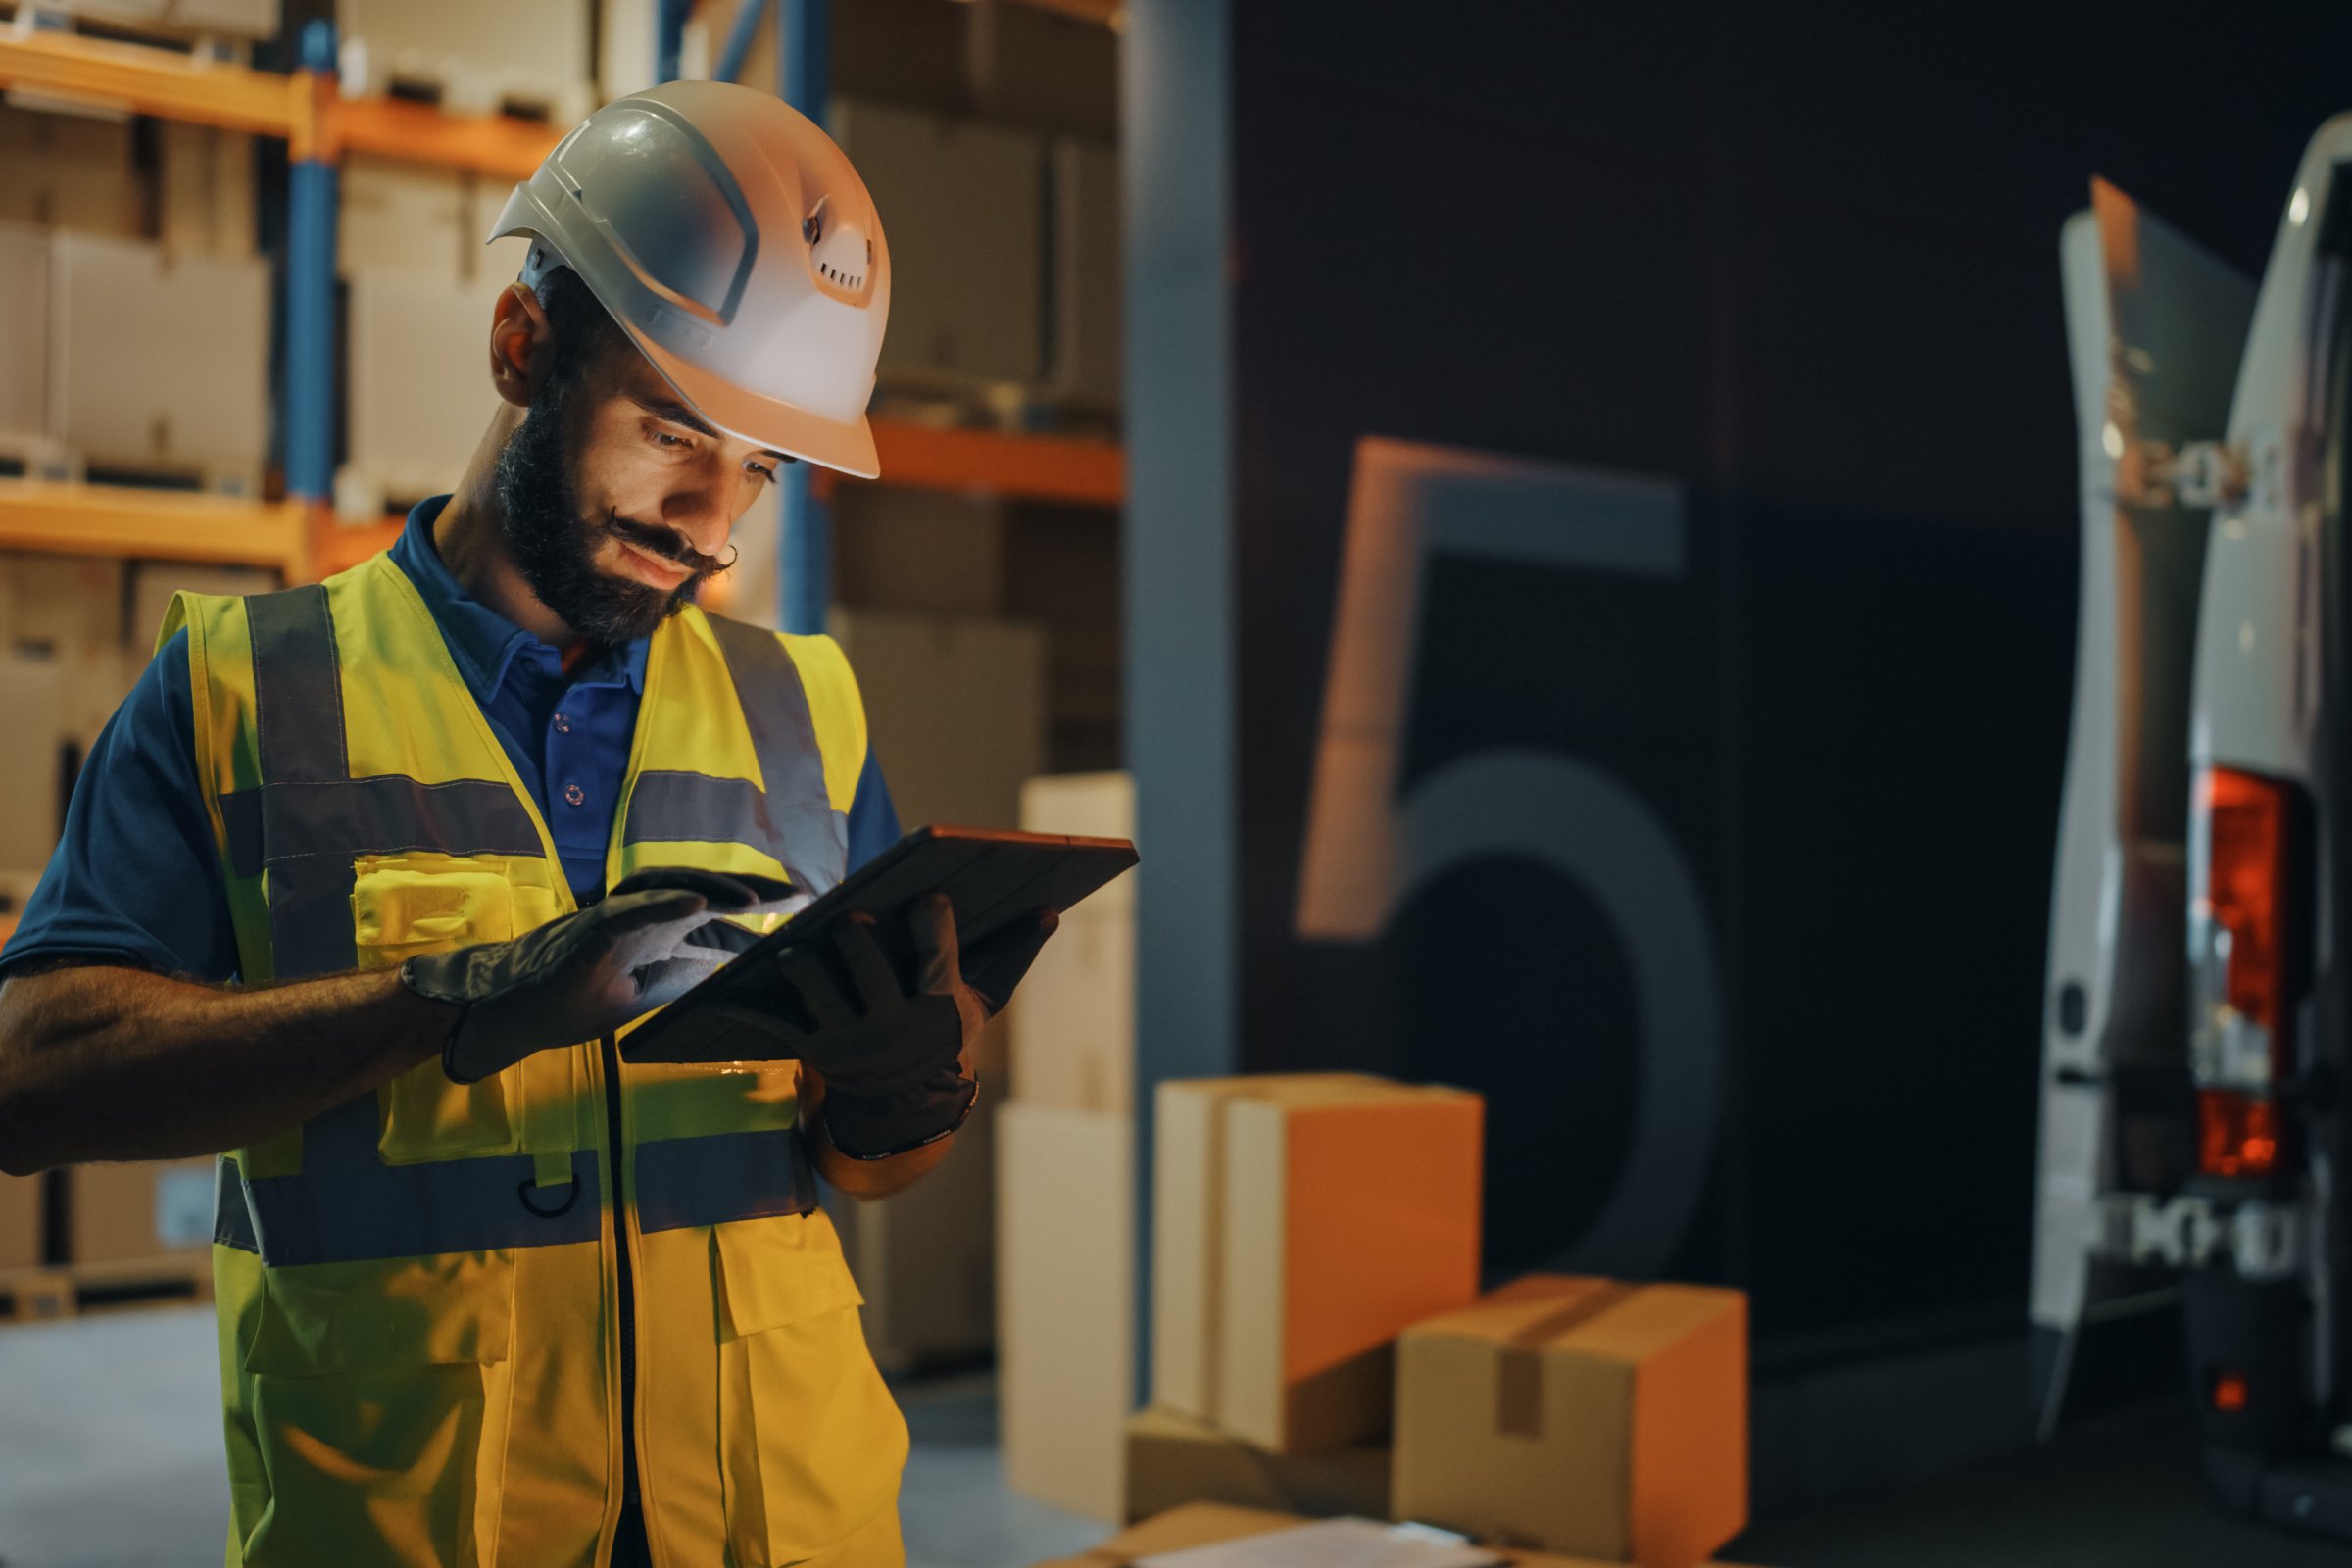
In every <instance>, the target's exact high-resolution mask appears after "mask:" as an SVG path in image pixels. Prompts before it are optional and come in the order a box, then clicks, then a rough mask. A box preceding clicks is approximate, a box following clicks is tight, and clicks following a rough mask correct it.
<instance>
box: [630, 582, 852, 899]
mask: <svg viewBox="0 0 2352 1568" xmlns="http://www.w3.org/2000/svg"><path fill="white" fill-rule="evenodd" d="M706 619H707V620H708V621H709V623H710V626H711V634H712V636H714V637H715V638H716V639H717V641H718V647H719V652H720V653H721V654H722V655H724V656H725V659H726V662H727V675H728V678H729V679H730V680H732V681H733V682H734V686H735V701H736V706H737V707H738V708H740V709H741V710H742V711H743V720H744V725H745V727H746V728H748V729H749V730H750V731H751V737H752V755H753V756H754V757H755V758H757V759H758V760H759V762H760V784H759V785H754V784H752V783H751V782H750V781H749V780H747V779H733V778H717V777H713V776H711V775H710V774H706V773H687V772H670V771H648V772H646V773H643V774H640V775H639V777H638V779H637V782H636V784H635V785H634V786H633V787H632V788H631V790H630V792H629V816H628V821H627V823H626V824H625V826H624V827H623V829H622V833H621V837H622V839H623V840H624V841H625V842H627V843H632V844H641V843H648V842H657V843H658V842H664V841H668V842H682V843H720V842H724V843H737V844H751V845H756V846H758V847H760V848H762V849H764V850H765V851H766V852H767V853H768V854H769V855H770V856H771V857H773V858H775V860H776V862H777V863H778V864H780V865H782V866H783V867H784V871H785V874H786V875H788V876H790V877H791V878H792V880H793V882H794V883H795V885H797V886H800V887H803V888H807V889H808V890H809V891H810V892H811V893H825V892H829V891H830V890H831V889H833V888H834V887H835V886H837V885H838V884H839V883H840V881H841V879H842V878H843V876H845V875H847V874H848V871H849V860H850V853H849V821H848V818H847V817H846V816H845V815H844V814H843V813H841V812H839V811H836V810H834V809H833V800H832V796H831V794H830V793H829V792H828V791H827V790H826V788H825V759H824V754H823V753H822V752H821V751H820V750H818V747H817V741H816V724H815V721H814V720H813V719H812V718H811V717H810V716H809V694H808V692H807V691H806V690H805V689H804V688H803V687H802V685H801V675H800V671H799V670H797V669H795V668H794V667H793V662H792V656H791V655H790V654H788V653H786V652H785V651H784V645H783V644H782V643H781V642H779V641H778V640H777V638H776V634H775V633H774V632H772V631H767V630H765V629H763V628H761V627H759V626H752V625H747V624H745V623H744V622H742V621H739V620H729V619H727V618H726V617H725V616H723V615H709V616H707V617H706Z"/></svg>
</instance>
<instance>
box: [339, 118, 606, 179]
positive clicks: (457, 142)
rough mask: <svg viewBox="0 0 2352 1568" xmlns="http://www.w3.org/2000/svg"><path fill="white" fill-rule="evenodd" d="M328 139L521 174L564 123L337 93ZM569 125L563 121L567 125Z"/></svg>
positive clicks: (347, 146)
mask: <svg viewBox="0 0 2352 1568" xmlns="http://www.w3.org/2000/svg"><path fill="white" fill-rule="evenodd" d="M328 114H329V116H330V119H329V122H328V123H329V127H330V135H329V137H328V140H327V145H328V147H329V148H330V149H333V148H339V149H340V150H341V151H344V152H359V153H375V154H378V155H380V156H383V157H386V158H406V159H410V160H413V161H415V162H417V163H424V164H444V165H447V166H448V167H450V168H452V169H471V170H476V171H479V172H482V173H485V174H504V175H506V176H507V177H508V178H510V179H515V180H524V179H528V178H530V177H531V172H532V171H533V170H535V169H537V168H538V167H539V161H540V160H541V159H543V158H545V157H546V156H547V155H548V153H549V151H550V150H551V149H553V148H554V147H555V145H556V143H557V142H560V141H562V140H563V139H564V128H559V127H557V126H554V125H547V124H542V123H540V122H538V121H535V120H518V119H516V118H515V117H514V116H512V115H445V114H443V113H442V112H441V111H440V110H438V109H436V108H434V107H433V106H432V105H430V104H420V103H412V102H409V101H407V100H405V99H400V98H340V99H337V100H336V101H335V103H334V105H333V107H332V108H331V109H330V110H329V111H328ZM565 128H567V127H565Z"/></svg>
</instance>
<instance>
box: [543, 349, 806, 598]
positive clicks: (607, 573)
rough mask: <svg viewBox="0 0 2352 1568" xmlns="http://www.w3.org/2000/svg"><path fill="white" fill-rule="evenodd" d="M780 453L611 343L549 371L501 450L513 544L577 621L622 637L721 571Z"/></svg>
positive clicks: (640, 358) (770, 480) (545, 593)
mask: <svg viewBox="0 0 2352 1568" xmlns="http://www.w3.org/2000/svg"><path fill="white" fill-rule="evenodd" d="M785 461H787V460H786V459H785V458H784V456H783V455H782V454H781V453H778V452H773V451H769V450H766V449H763V448H759V447H754V446H752V445H751V444H750V443H748V442H743V441H738V440H736V439H735V438H734V437H732V436H727V435H722V434H720V433H719V432H718V431H716V430H713V429H712V428H711V426H710V424H709V423H707V422H706V421H705V420H704V419H703V418H702V417H700V416H698V415H697V414H696V413H695V412H694V411H693V410H692V409H690V408H688V407H687V406H686V405H685V403H684V402H683V401H682V400H680V398H679V397H678V395H677V393H676V391H675V390H673V389H672V388H671V387H670V385H669V383H668V382H666V381H664V380H663V379H662V374H661V372H660V371H658V370H656V369H655V368H653V366H652V364H651V363H650V362H648V361H647V360H646V358H645V357H644V356H643V355H641V354H638V353H636V352H634V351H633V350H631V349H628V348H626V347H622V348H619V349H614V350H612V351H609V352H607V353H605V354H603V355H601V356H599V357H598V358H597V359H596V360H595V361H593V362H592V363H590V364H587V365H585V366H583V367H580V368H579V369H578V370H577V372H576V373H570V374H558V375H556V376H551V377H550V378H549V380H548V381H547V382H546V383H545V384H543V385H542V386H541V387H540V388H539V390H538V392H537V393H536V394H535V395H534V396H533V398H532V400H531V403H530V408H529V411H528V413H527V414H526V415H525V417H524V418H523V422H522V426H521V428H520V429H518V430H516V431H515V435H514V436H513V438H512V439H510V440H509V441H508V443H507V446H506V449H505V450H504V451H503V452H502V453H500V455H499V463H498V492H499V500H500V503H501V505H502V507H503V508H504V511H505V534H506V543H507V548H508V552H509V554H510V555H512V556H513V557H514V559H515V565H516V566H517V567H518V568H520V570H521V572H522V575H523V579H524V580H525V581H526V582H528V583H529V584H530V586H531V590H532V592H533V593H535V594H537V595H538V596H539V600H540V602H541V603H542V604H544V605H546V606H547V608H548V609H549V610H551V611H553V612H555V613H556V614H557V615H558V616H560V617H561V618H562V619H563V621H564V624H565V625H567V626H569V627H570V628H571V629H572V630H573V631H575V632H577V633H578V634H579V635H580V636H582V637H584V638H586V639H587V640H588V641H590V642H595V643H618V642H629V641H632V640H634V639H636V638H639V637H644V636H647V635H649V634H650V633H651V632H652V631H653V629H654V628H655V627H656V626H658V625H660V624H661V622H662V617H663V616H665V615H670V614H674V613H677V611H678V610H679V608H680V607H682V606H684V605H686V604H687V603H689V602H690V601H692V600H693V598H694V597H695V595H696V594H697V593H698V592H700V591H701V588H702V585H703V583H704V581H705V580H706V579H708V578H709V577H710V576H711V574H712V573H713V572H716V571H718V570H720V569H722V567H721V559H720V558H721V557H722V556H724V555H725V553H726V544H727V535H728V534H729V533H730V532H731V531H732V530H733V528H734V526H735V521H736V519H737V518H739V517H741V516H742V515H744V513H745V512H747V511H749V510H750V509H751V506H752V503H753V502H755V501H757V500H758V499H759V498H760V492H761V491H762V490H764V489H765V488H766V487H767V486H768V485H770V484H772V483H774V482H775V475H776V471H777V469H778V467H779V466H780V465H782V464H783V463H784V462H785Z"/></svg>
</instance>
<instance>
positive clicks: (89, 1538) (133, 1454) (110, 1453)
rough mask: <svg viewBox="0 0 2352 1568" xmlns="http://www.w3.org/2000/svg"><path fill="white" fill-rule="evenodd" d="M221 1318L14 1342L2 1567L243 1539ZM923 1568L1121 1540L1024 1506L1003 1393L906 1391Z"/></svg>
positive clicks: (137, 1561) (4, 1435) (143, 1318)
mask: <svg viewBox="0 0 2352 1568" xmlns="http://www.w3.org/2000/svg"><path fill="white" fill-rule="evenodd" d="M218 1365H219V1361H218V1356H217V1354H216V1352H215V1350H214V1348H213V1317H212V1310H211V1309H210V1308H209V1307H172V1308H166V1309H161V1310H156V1311H146V1312H124V1313H119V1314H115V1315H112V1316H100V1317H88V1318H81V1319H77V1320H75V1321H73V1322H68V1323H55V1324H37V1325H25V1326H21V1327H12V1328H7V1329H0V1568H190V1565H191V1564H198V1565H200V1564H205V1563H218V1562H219V1561H220V1560H221V1541H222V1540H223V1538H224V1537H225V1535H226V1533H227V1528H228V1502H227V1486H228V1482H227V1471H226V1469H225V1467H224V1462H223V1460H222V1459H221V1385H220V1374H219V1372H218V1370H217V1367H218ZM902 1402H903V1403H904V1404H905V1406H906V1410H907V1427H908V1429H909V1431H910V1432H911V1433H912V1434H913V1437H914V1450H913V1452H912V1454H911V1455H910V1456H909V1457H908V1459H907V1478H906V1482H905V1485H904V1487H903V1489H902V1491H901V1499H902V1501H901V1507H900V1518H901V1520H902V1521H903V1523H904V1526H905V1529H906V1535H907V1565H908V1568H1016V1565H1019V1564H1024V1563H1029V1562H1034V1561H1036V1560H1038V1559H1039V1558H1043V1557H1051V1556H1060V1555H1064V1554H1066V1553H1068V1552H1072V1551H1076V1550H1078V1549H1079V1548H1081V1547H1083V1546H1087V1545H1090V1544H1093V1543H1095V1542H1097V1541H1100V1540H1102V1539H1103V1536H1104V1535H1106V1534H1108V1527H1106V1526H1104V1525H1100V1524H1097V1523H1095V1522H1093V1521H1092V1520H1086V1519H1078V1518H1074V1517H1072V1516H1071V1515H1069V1514H1066V1513H1062V1512H1060V1511H1059V1510H1057V1509H1054V1508H1049V1507H1047V1506H1046V1505H1045V1504H1044V1503H1041V1502H1033V1501H1031V1500H1030V1499H1029V1498H1026V1497H1019V1496H1015V1495H1012V1494H1011V1493H1009V1492H1007V1491H1005V1487H1004V1484H1003V1481H1002V1479H1001V1477H1000V1475H999V1470H998V1465H997V1451H996V1404H995V1400H994V1397H993V1396H992V1394H991V1392H990V1386H989V1383H988V1380H987V1379H986V1378H985V1377H981V1378H966V1379H956V1380H952V1381H947V1382H939V1383H930V1384H923V1385H918V1386H915V1387H912V1388H909V1389H907V1390H904V1391H902Z"/></svg>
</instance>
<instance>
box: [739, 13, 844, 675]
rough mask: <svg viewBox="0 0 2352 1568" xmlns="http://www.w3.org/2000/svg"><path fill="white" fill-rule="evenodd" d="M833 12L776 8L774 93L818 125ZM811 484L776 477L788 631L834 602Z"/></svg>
mask: <svg viewBox="0 0 2352 1568" xmlns="http://www.w3.org/2000/svg"><path fill="white" fill-rule="evenodd" d="M746 8H747V9H749V6H748V0H747V7H746ZM831 11H832V7H831V4H830V0H777V6H776V42H777V49H776V57H777V68H778V69H777V77H778V80H777V82H776V91H777V92H778V93H780V94H781V95H782V96H783V99H784V101H785V102H786V103H788V104H790V105H792V107H793V108H795V109H798V110H799V111H800V112H801V113H802V114H804V115H807V116H808V117H809V119H810V120H813V121H815V122H816V123H818V124H820V125H821V124H823V123H825V96H826V87H827V85H828V83H829V82H830V80H831V73H832V64H831V62H832V50H831V42H832V40H831V33H832V27H831V22H832V16H831ZM776 482H777V488H778V489H779V490H780V491H781V492H782V500H783V507H784V540H783V560H782V561H781V563H780V564H779V565H778V569H777V573H776V576H777V582H778V586H779V588H780V591H781V592H782V595H783V600H784V602H783V604H782V605H781V606H779V607H778V610H779V612H780V614H781V618H782V621H783V625H784V629H785V630H786V631H790V632H804V633H806V632H821V631H823V630H824V629H825V607H826V605H827V604H829V603H830V602H831V600H832V598H833V519H832V517H831V516H830V515H829V513H828V509H827V508H826V506H825V504H824V502H822V501H821V500H819V499H818V498H817V496H816V494H815V492H814V491H813V490H811V489H810V487H809V465H808V464H806V463H793V464H787V465H785V466H784V469H783V471H782V472H781V473H779V474H778V475H777V476H776Z"/></svg>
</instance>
